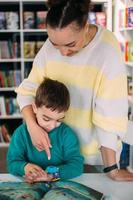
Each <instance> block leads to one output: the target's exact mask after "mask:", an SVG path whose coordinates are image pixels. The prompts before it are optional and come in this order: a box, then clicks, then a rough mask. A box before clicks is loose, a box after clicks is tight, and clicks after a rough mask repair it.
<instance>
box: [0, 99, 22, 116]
mask: <svg viewBox="0 0 133 200" xmlns="http://www.w3.org/2000/svg"><path fill="white" fill-rule="evenodd" d="M16 114H20V111H19V107H18V104H17V100H16V98H14V97H4V96H0V116H6V115H16Z"/></svg>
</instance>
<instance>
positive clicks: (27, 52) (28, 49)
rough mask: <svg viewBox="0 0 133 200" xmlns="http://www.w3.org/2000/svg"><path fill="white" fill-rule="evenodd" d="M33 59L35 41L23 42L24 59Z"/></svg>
mask: <svg viewBox="0 0 133 200" xmlns="http://www.w3.org/2000/svg"><path fill="white" fill-rule="evenodd" d="M34 57H35V41H27V42H24V58H34Z"/></svg>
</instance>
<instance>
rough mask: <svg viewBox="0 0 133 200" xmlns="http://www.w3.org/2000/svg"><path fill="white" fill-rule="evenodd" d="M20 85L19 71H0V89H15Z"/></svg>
mask: <svg viewBox="0 0 133 200" xmlns="http://www.w3.org/2000/svg"><path fill="white" fill-rule="evenodd" d="M20 83H21V71H20V70H7V71H5V70H4V71H0V87H2V88H3V87H16V86H18V85H19V84H20Z"/></svg>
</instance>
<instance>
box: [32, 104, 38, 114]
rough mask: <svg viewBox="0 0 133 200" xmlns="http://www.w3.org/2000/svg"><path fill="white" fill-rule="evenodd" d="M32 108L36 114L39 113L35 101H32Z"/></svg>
mask: <svg viewBox="0 0 133 200" xmlns="http://www.w3.org/2000/svg"><path fill="white" fill-rule="evenodd" d="M32 108H33V111H34V113H35V114H36V113H37V107H36V104H35V103H34V102H33V103H32Z"/></svg>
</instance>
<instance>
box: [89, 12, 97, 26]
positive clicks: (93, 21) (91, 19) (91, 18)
mask: <svg viewBox="0 0 133 200" xmlns="http://www.w3.org/2000/svg"><path fill="white" fill-rule="evenodd" d="M88 21H89V23H90V24H96V13H95V12H89V15H88Z"/></svg>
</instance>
